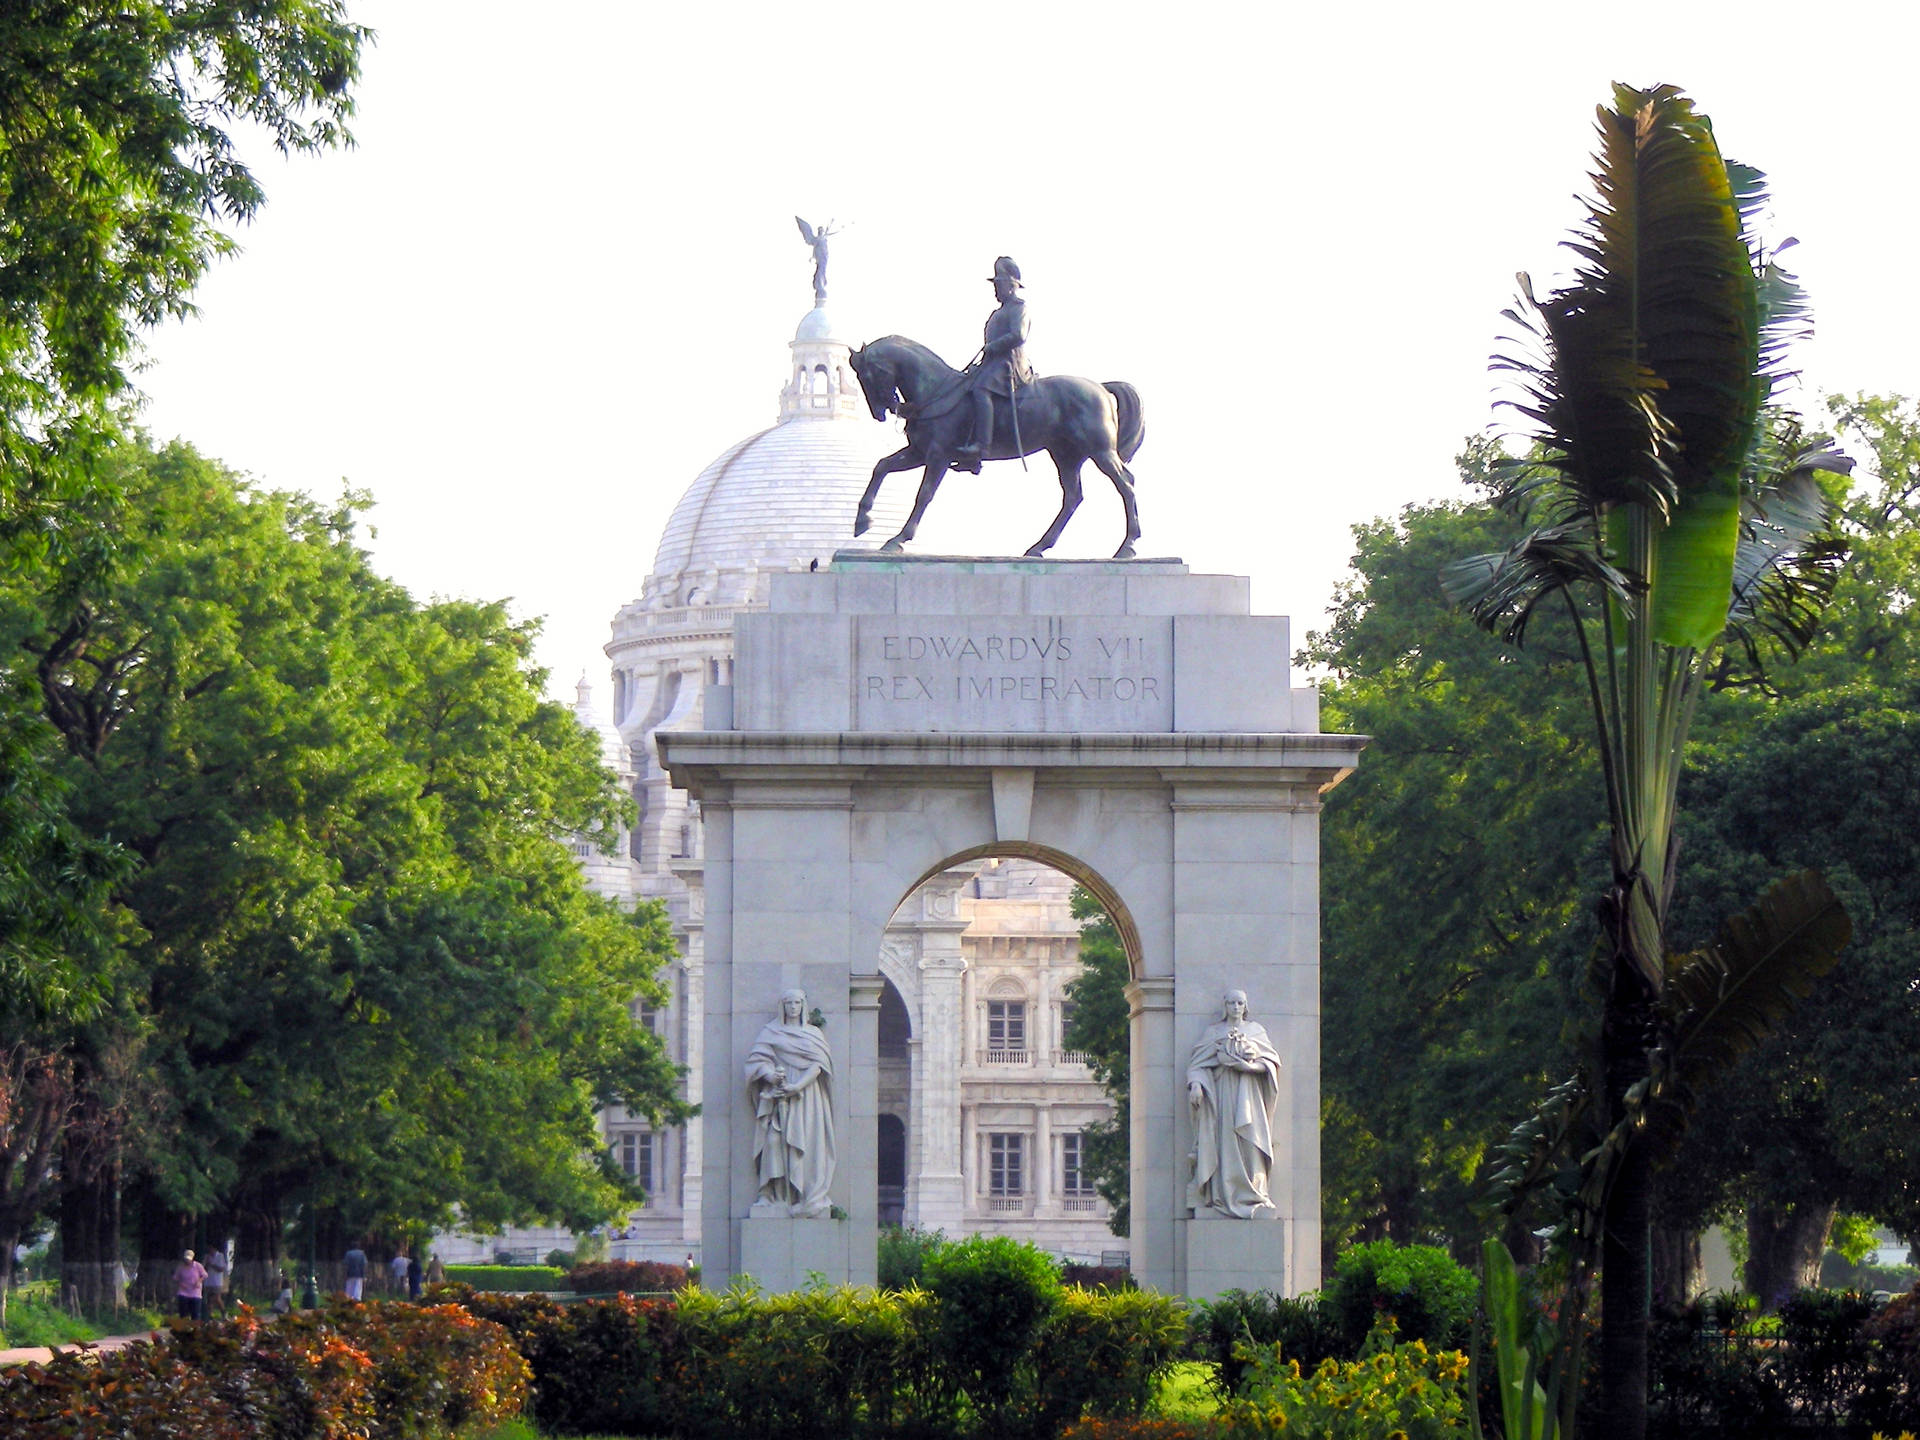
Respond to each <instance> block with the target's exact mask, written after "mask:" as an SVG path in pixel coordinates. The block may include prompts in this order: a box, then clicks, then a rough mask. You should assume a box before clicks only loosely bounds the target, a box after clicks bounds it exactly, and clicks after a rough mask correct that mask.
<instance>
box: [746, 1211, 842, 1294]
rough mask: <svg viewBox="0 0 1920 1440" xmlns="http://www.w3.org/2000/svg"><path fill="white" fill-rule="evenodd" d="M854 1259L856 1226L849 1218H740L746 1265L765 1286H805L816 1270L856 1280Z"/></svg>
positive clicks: (836, 1279)
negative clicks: (853, 1234) (853, 1274)
mask: <svg viewBox="0 0 1920 1440" xmlns="http://www.w3.org/2000/svg"><path fill="white" fill-rule="evenodd" d="M852 1260H853V1251H852V1228H851V1227H850V1226H849V1225H848V1224H847V1222H846V1221H844V1220H794V1219H790V1218H787V1217H785V1216H770V1215H769V1216H750V1217H749V1218H747V1219H745V1220H742V1221H741V1222H740V1269H741V1271H742V1272H743V1273H744V1274H747V1275H751V1276H752V1277H753V1278H754V1279H755V1280H756V1281H757V1282H758V1283H759V1285H760V1287H761V1288H762V1289H763V1290H768V1291H772V1292H773V1293H775V1294H779V1293H781V1292H784V1291H787V1290H802V1289H805V1288H806V1284H807V1280H808V1278H809V1277H810V1276H812V1275H816V1274H817V1275H824V1276H825V1277H826V1278H827V1281H828V1282H829V1283H830V1284H834V1285H845V1284H847V1283H849V1281H850V1280H851V1279H852Z"/></svg>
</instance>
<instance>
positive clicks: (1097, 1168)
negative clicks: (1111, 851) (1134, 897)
mask: <svg viewBox="0 0 1920 1440" xmlns="http://www.w3.org/2000/svg"><path fill="white" fill-rule="evenodd" d="M1070 903H1071V905H1072V909H1073V917H1074V919H1076V920H1078V921H1079V922H1080V952H1079V953H1080V964H1081V966H1082V969H1081V973H1080V974H1079V975H1078V976H1076V977H1075V978H1074V979H1073V980H1072V981H1071V982H1070V983H1069V984H1068V986H1067V1003H1068V1004H1070V1005H1072V1006H1073V1013H1072V1015H1071V1017H1070V1018H1069V1019H1068V1021H1067V1026H1066V1030H1065V1033H1064V1034H1063V1035H1062V1036H1061V1040H1062V1042H1063V1043H1064V1044H1065V1046H1066V1048H1067V1049H1069V1050H1079V1051H1082V1052H1084V1053H1085V1054H1086V1056H1087V1063H1088V1065H1089V1067H1090V1068H1091V1069H1092V1071H1093V1078H1094V1079H1096V1080H1098V1081H1099V1082H1100V1083H1101V1085H1103V1086H1104V1087H1105V1088H1106V1092H1107V1095H1108V1096H1109V1097H1110V1098H1111V1099H1112V1101H1113V1114H1112V1115H1111V1116H1110V1117H1108V1118H1107V1119H1105V1120H1101V1121H1098V1122H1096V1123H1094V1124H1091V1125H1083V1126H1082V1127H1081V1129H1080V1135H1081V1143H1082V1144H1083V1145H1084V1146H1085V1148H1084V1149H1083V1150H1082V1152H1081V1157H1080V1163H1081V1165H1082V1166H1083V1167H1084V1168H1085V1170H1086V1172H1087V1173H1088V1174H1089V1175H1091V1176H1092V1177H1093V1185H1094V1188H1095V1189H1096V1190H1098V1191H1099V1192H1100V1195H1101V1198H1102V1199H1104V1200H1105V1201H1106V1202H1107V1204H1108V1205H1109V1206H1110V1207H1111V1213H1110V1214H1109V1215H1108V1217H1107V1228H1108V1229H1109V1230H1111V1231H1112V1232H1113V1233H1114V1234H1116V1235H1125V1234H1126V1233H1127V1231H1128V1226H1129V1224H1130V1218H1131V1215H1132V1210H1133V1177H1132V1171H1131V1169H1130V1168H1129V1160H1128V1157H1129V1156H1130V1155H1131V1153H1132V1149H1131V1146H1130V1144H1129V1140H1128V1137H1129V1134H1130V1129H1131V1124H1132V1120H1131V1117H1132V1114H1133V1100H1132V1094H1133V1091H1132V1083H1133V1082H1132V1073H1133V1072H1132V1053H1133V1052H1132V1033H1133V1032H1132V1022H1131V1019H1130V1018H1129V1011H1130V1007H1129V1006H1128V1004H1127V982H1128V981H1129V980H1130V979H1132V978H1133V977H1132V974H1131V972H1130V970H1129V968H1128V966H1127V950H1126V946H1125V945H1124V944H1123V943H1122V942H1121V939H1120V931H1119V929H1118V928H1117V927H1116V926H1115V925H1114V923H1113V918H1112V917H1111V916H1109V915H1108V914H1107V912H1106V911H1105V910H1104V909H1102V908H1101V905H1100V902H1099V900H1098V899H1096V898H1095V897H1094V895H1093V893H1092V892H1091V891H1089V890H1086V889H1083V888H1082V887H1080V886H1078V885H1076V886H1074V887H1073V897H1072V900H1071V902H1070Z"/></svg>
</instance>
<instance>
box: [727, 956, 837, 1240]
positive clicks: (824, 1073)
mask: <svg viewBox="0 0 1920 1440" xmlns="http://www.w3.org/2000/svg"><path fill="white" fill-rule="evenodd" d="M747 1090H748V1092H749V1093H750V1094H751V1095H752V1097H753V1165H754V1171H755V1173H756V1176H757V1177H758V1180H759V1187H760V1188H759V1193H758V1197H757V1198H756V1200H755V1201H754V1205H753V1208H754V1210H755V1211H756V1212H758V1213H760V1214H766V1213H768V1212H769V1211H771V1212H772V1213H775V1214H780V1215H791V1216H793V1217H794V1218H796V1219H819V1218H824V1217H825V1216H827V1215H828V1214H829V1213H830V1212H831V1210H832V1204H833V1202H832V1199H831V1198H830V1194H829V1192H830V1191H831V1189H832V1186H833V1165H834V1153H833V1056H832V1054H831V1053H830V1052H829V1051H828V1049H827V1039H826V1036H824V1035H822V1034H821V1033H820V1031H819V1030H817V1029H816V1028H814V1027H813V1026H812V1025H809V1024H808V1023H807V995H806V992H805V991H804V990H789V991H787V993H786V994H784V995H782V996H781V997H780V1018H779V1019H778V1020H774V1021H770V1022H769V1023H768V1024H766V1025H765V1026H763V1027H761V1030H760V1034H759V1035H758V1036H757V1037H755V1039H754V1042H753V1049H751V1050H749V1051H748V1052H747Z"/></svg>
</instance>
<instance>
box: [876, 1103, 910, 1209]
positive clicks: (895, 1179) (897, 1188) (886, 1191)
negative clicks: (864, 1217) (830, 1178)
mask: <svg viewBox="0 0 1920 1440" xmlns="http://www.w3.org/2000/svg"><path fill="white" fill-rule="evenodd" d="M875 1173H876V1174H877V1175H878V1177H879V1185H880V1223H881V1224H882V1225H899V1224H901V1223H902V1222H903V1221H904V1220H905V1219H906V1213H907V1122H906V1121H904V1120H902V1119H901V1118H900V1117H899V1116H898V1115H895V1114H893V1113H891V1112H890V1111H884V1110H883V1111H881V1113H880V1145H879V1161H878V1164H877V1165H876V1166H875Z"/></svg>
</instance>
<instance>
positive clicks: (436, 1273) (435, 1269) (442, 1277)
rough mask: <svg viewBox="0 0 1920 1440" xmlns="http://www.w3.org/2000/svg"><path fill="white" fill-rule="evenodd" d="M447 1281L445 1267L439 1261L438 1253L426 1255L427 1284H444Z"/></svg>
mask: <svg viewBox="0 0 1920 1440" xmlns="http://www.w3.org/2000/svg"><path fill="white" fill-rule="evenodd" d="M446 1283H447V1267H446V1266H445V1265H444V1264H442V1263H441V1260H440V1257H439V1256H438V1255H429V1256H428V1257H427V1284H428V1285H429V1286H432V1285H444V1284H446Z"/></svg>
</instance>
